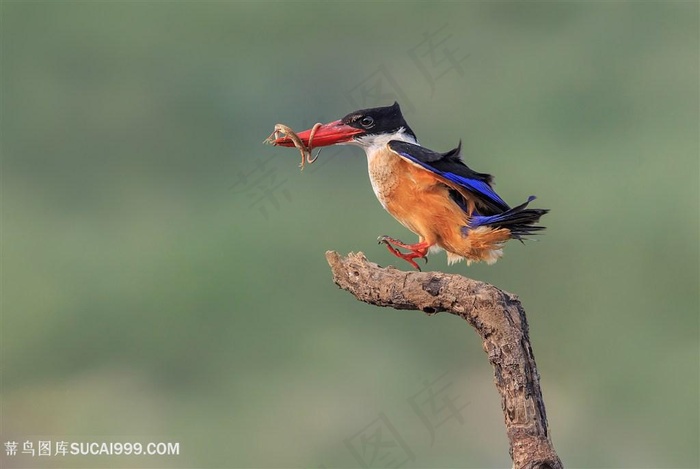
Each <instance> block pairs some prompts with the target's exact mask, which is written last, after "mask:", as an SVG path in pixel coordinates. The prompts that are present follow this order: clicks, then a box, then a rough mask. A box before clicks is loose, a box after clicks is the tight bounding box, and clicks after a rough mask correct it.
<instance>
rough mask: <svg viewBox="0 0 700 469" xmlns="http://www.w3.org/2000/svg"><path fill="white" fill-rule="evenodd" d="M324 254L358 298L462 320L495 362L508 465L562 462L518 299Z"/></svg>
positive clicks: (520, 467)
mask: <svg viewBox="0 0 700 469" xmlns="http://www.w3.org/2000/svg"><path fill="white" fill-rule="evenodd" d="M326 259H327V260H328V264H329V265H330V267H331V270H332V272H333V281H334V282H335V283H336V284H337V285H338V286H339V287H340V288H342V289H343V290H347V291H349V292H350V293H352V294H353V295H355V297H356V298H357V299H358V300H360V301H364V302H365V303H370V304H373V305H376V306H390V307H392V308H396V309H414V310H420V311H423V312H425V313H428V314H431V315H432V314H436V313H439V312H441V311H445V312H448V313H451V314H455V315H457V316H460V317H462V318H463V319H465V320H466V321H467V322H468V323H469V324H470V325H471V326H472V327H473V328H474V329H476V331H477V332H478V334H479V335H480V336H481V339H482V341H483V347H484V351H485V352H486V354H487V355H488V358H489V361H490V362H491V364H492V365H493V369H494V377H495V379H494V381H495V384H496V388H497V389H498V392H499V393H500V394H501V408H502V409H503V416H504V418H505V424H506V433H507V435H508V439H509V440H510V456H511V458H512V459H513V467H514V468H517V469H535V468H538V469H540V468H541V469H550V468H551V469H561V468H562V467H563V466H562V463H561V461H560V460H559V457H558V456H557V454H556V452H555V451H554V447H553V446H552V440H551V437H550V435H549V428H548V425H547V414H546V412H545V408H544V401H543V400H542V391H541V389H540V376H539V374H538V373H537V365H536V364H535V357H534V355H533V354H532V347H531V346H530V339H529V337H528V324H527V318H526V317H525V310H524V309H523V307H522V305H521V304H520V301H519V300H518V298H517V296H515V295H512V294H510V293H506V292H504V291H502V290H499V289H498V288H496V287H494V286H492V285H489V284H487V283H483V282H479V281H476V280H472V279H469V278H465V277H462V276H460V275H455V274H446V273H442V272H403V271H401V270H398V269H395V268H394V267H387V268H382V267H380V266H378V265H377V264H374V263H372V262H369V261H368V260H367V258H366V257H365V255H364V254H362V253H361V252H360V253H357V254H355V253H350V254H348V256H347V257H341V256H340V255H339V254H338V253H337V252H335V251H328V252H326Z"/></svg>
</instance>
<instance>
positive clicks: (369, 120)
mask: <svg viewBox="0 0 700 469" xmlns="http://www.w3.org/2000/svg"><path fill="white" fill-rule="evenodd" d="M360 124H362V127H365V128H368V129H369V128H370V127H372V126H373V125H374V119H372V118H371V117H369V116H365V117H363V118H362V119H360Z"/></svg>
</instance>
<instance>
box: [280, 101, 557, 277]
mask: <svg viewBox="0 0 700 469" xmlns="http://www.w3.org/2000/svg"><path fill="white" fill-rule="evenodd" d="M295 137H298V140H300V141H301V142H303V144H304V145H306V146H307V147H311V146H313V147H323V146H329V145H355V146H359V147H360V148H362V149H363V150H364V151H365V154H366V155H367V168H368V172H369V179H370V182H371V184H372V189H373V190H374V194H375V195H376V197H377V199H378V200H379V202H380V204H381V205H382V207H384V209H385V210H386V211H387V212H389V213H390V214H391V215H392V216H393V217H394V218H395V219H396V220H397V221H398V222H399V223H401V224H402V225H403V226H405V227H406V228H407V229H409V230H410V231H412V232H413V233H415V234H416V235H417V236H418V242H416V243H412V244H409V243H404V242H402V241H400V240H398V239H395V238H392V237H390V236H387V235H383V236H380V237H379V238H378V242H379V243H380V244H382V243H383V244H385V245H386V246H387V248H388V249H389V251H390V252H391V253H392V254H393V255H395V256H396V257H399V258H401V259H404V260H405V261H407V262H408V263H409V264H411V266H413V267H414V268H415V269H418V270H421V269H420V266H419V265H418V264H417V263H416V261H415V259H423V260H424V261H425V262H427V256H428V254H429V253H435V252H440V251H442V250H444V251H445V252H446V254H447V262H448V264H450V265H451V264H453V263H455V262H459V261H462V260H466V262H467V264H470V263H472V262H486V263H487V264H493V263H494V262H496V261H497V260H498V259H499V258H500V257H502V255H503V246H504V244H505V242H506V241H508V240H511V239H515V240H519V241H521V242H522V241H523V240H525V239H529V238H528V237H529V236H532V235H535V234H536V233H538V232H540V231H542V230H543V229H544V227H543V226H540V225H539V224H538V222H539V220H540V217H541V216H543V215H544V214H546V213H547V212H548V211H549V210H548V209H537V208H528V205H529V204H530V202H532V201H533V200H534V199H535V196H530V197H529V198H528V199H527V200H526V201H525V202H524V203H522V204H520V205H517V206H515V207H511V206H510V205H508V204H507V203H506V202H505V201H504V200H503V199H502V198H501V197H500V196H499V195H498V194H497V193H496V192H495V191H494V189H493V176H491V175H490V174H487V173H480V172H477V171H474V170H472V169H471V168H470V167H469V166H467V165H466V163H465V162H464V160H463V158H462V142H461V140H460V142H459V145H458V146H457V147H456V148H454V149H452V150H449V151H447V152H444V153H440V152H437V151H433V150H430V149H428V148H425V147H423V146H421V145H420V144H419V143H418V139H417V137H416V134H415V133H414V132H413V130H412V129H411V127H409V125H408V124H407V123H406V120H405V119H404V116H403V114H402V112H401V107H400V106H399V104H398V102H394V104H392V105H391V106H384V107H375V108H368V109H360V110H358V111H354V112H351V113H350V114H347V115H346V116H345V117H343V118H342V119H339V120H336V121H333V122H330V123H327V124H316V125H315V126H314V127H313V128H312V129H309V130H305V131H303V132H298V133H296V134H295ZM297 142H298V141H297ZM272 143H273V144H274V145H281V146H287V147H291V146H294V145H295V142H294V141H293V137H289V136H287V135H284V136H279V137H277V138H276V139H274V141H273V142H272Z"/></svg>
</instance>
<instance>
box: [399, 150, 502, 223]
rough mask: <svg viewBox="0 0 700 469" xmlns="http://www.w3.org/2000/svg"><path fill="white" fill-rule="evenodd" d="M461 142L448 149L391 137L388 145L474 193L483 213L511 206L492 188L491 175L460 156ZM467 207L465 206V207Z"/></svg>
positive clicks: (499, 210)
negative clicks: (445, 150) (474, 168)
mask: <svg viewBox="0 0 700 469" xmlns="http://www.w3.org/2000/svg"><path fill="white" fill-rule="evenodd" d="M461 146H462V144H461V142H460V145H459V146H458V147H457V148H455V149H454V150H450V151H448V152H446V153H438V152H436V151H432V150H428V149H427V148H423V147H421V146H420V145H416V144H413V143H408V142H403V141H400V140H392V141H390V142H389V148H390V149H391V150H392V151H393V152H394V153H396V154H397V155H398V156H400V157H402V158H404V159H407V160H409V161H410V162H412V163H414V164H417V165H419V166H421V167H422V168H424V169H426V170H428V171H430V172H432V173H434V174H437V175H438V176H441V177H442V178H444V179H446V180H447V181H450V182H452V183H454V184H456V185H457V186H459V187H461V188H462V189H464V190H466V191H468V192H469V193H470V194H472V195H473V196H474V198H475V199H476V201H477V205H479V206H480V210H479V212H480V213H483V214H485V215H491V214H498V213H502V212H505V211H506V210H509V209H510V207H509V206H508V204H507V203H506V202H505V201H504V200H503V199H501V197H500V196H499V195H498V194H496V192H495V191H494V190H493V189H492V188H491V180H492V179H493V178H492V176H491V175H489V174H484V173H478V172H476V171H474V170H472V169H471V168H469V167H468V166H467V165H466V164H464V162H463V161H462V159H461V157H460V149H461ZM463 208H464V207H463Z"/></svg>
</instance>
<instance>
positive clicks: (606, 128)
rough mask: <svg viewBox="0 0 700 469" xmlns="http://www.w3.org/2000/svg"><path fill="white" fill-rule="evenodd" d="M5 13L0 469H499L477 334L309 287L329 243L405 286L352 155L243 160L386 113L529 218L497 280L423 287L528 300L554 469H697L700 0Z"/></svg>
mask: <svg viewBox="0 0 700 469" xmlns="http://www.w3.org/2000/svg"><path fill="white" fill-rule="evenodd" d="M1 13H2V16H1V27H0V39H1V41H2V49H1V53H2V55H1V66H2V70H1V78H2V89H1V92H2V96H1V97H2V101H1V116H0V117H1V130H2V304H1V307H2V429H1V437H2V441H3V448H2V456H1V457H2V467H7V468H14V467H56V468H62V467H96V468H100V467H122V468H126V467H134V468H136V467H153V468H167V467H173V468H184V467H202V468H223V467H230V468H243V467H259V468H273V467H289V468H301V467H318V468H335V467H409V468H410V467H415V468H428V467H429V468H441V467H466V468H472V467H510V464H511V462H510V459H509V456H508V442H507V439H506V435H505V431H504V425H503V417H502V414H501V409H500V400H499V397H498V395H497V393H496V391H495V388H494V386H493V372H492V369H491V366H490V365H489V364H488V361H487V358H486V355H485V354H484V352H483V350H482V349H481V344H480V341H479V339H478V337H477V335H476V334H475V333H474V332H473V331H472V329H471V328H470V327H469V326H468V325H467V324H465V323H464V322H463V321H461V320H459V319H458V318H455V317H452V316H449V315H447V314H439V315H436V316H433V317H427V316H426V315H424V314H422V313H419V312H412V311H395V310H391V309H377V308H375V307H371V306H368V305H365V304H362V303H359V302H357V301H355V300H354V298H352V297H351V296H350V295H349V294H347V293H345V292H342V291H340V290H339V289H338V288H337V287H336V286H335V285H334V284H333V282H332V280H331V275H330V271H329V268H328V266H327V264H326V261H325V258H324V253H325V251H326V250H329V249H333V250H337V251H339V252H341V253H346V252H348V251H360V250H361V251H363V252H365V253H366V254H367V256H368V257H369V258H370V259H371V260H372V261H374V262H377V263H379V264H381V265H389V264H392V265H396V266H398V267H399V268H401V269H406V270H408V269H409V266H408V265H407V264H406V263H403V262H402V261H400V260H397V259H395V258H394V257H393V256H391V255H390V254H389V252H388V251H387V250H386V249H385V248H384V247H383V246H378V245H377V243H376V237H377V236H378V235H382V234H388V235H391V236H395V237H398V238H400V239H404V240H406V241H412V240H413V239H414V236H413V235H412V234H411V233H409V232H408V231H406V230H405V229H404V228H403V227H402V226H401V225H399V224H398V223H397V222H396V221H394V220H393V218H391V216H390V215H389V214H387V213H386V212H385V211H384V210H383V209H382V208H381V206H380V205H379V203H378V202H377V201H376V199H375V197H374V194H373V192H372V190H371V187H370V184H369V181H368V178H367V174H366V171H367V169H366V162H365V157H364V153H363V152H362V151H361V150H359V149H357V148H354V147H337V148H328V149H326V150H324V152H323V153H322V154H321V156H320V158H319V160H318V161H317V162H316V163H315V164H314V165H313V166H310V167H307V168H306V169H305V170H304V171H303V172H300V171H299V169H298V163H299V154H298V152H297V151H296V150H294V149H285V148H275V147H271V146H264V145H262V143H261V142H262V141H263V139H264V138H265V137H267V136H268V135H269V133H270V132H271V131H272V129H273V126H274V125H275V124H276V123H284V124H287V125H289V126H291V127H292V128H293V129H297V130H302V129H305V128H309V127H310V126H312V125H313V124H314V123H315V122H327V121H330V120H334V119H337V118H340V117H342V116H343V115H345V114H347V113H348V112H351V111H353V110H355V109H359V108H364V107H375V106H382V105H388V104H391V103H392V102H393V101H394V100H397V101H398V102H399V103H400V104H401V106H402V108H403V110H404V114H405V116H406V119H407V120H408V122H409V123H410V125H411V127H412V128H413V130H414V131H415V132H416V133H417V134H418V137H419V138H420V140H421V143H422V144H424V145H425V146H427V147H429V148H433V149H435V150H440V151H446V150H448V149H450V148H452V147H454V146H455V145H456V144H457V142H458V141H459V139H460V138H461V139H463V148H464V153H465V158H466V160H467V161H468V163H469V164H470V165H471V166H472V167H473V168H474V169H476V170H478V171H483V172H489V173H491V174H494V175H496V184H497V185H496V188H497V190H498V192H499V193H500V194H501V195H502V196H503V197H504V198H505V199H506V200H507V201H509V202H510V203H511V204H518V203H520V202H523V201H524V200H525V199H526V197H527V196H529V195H531V194H536V195H537V196H538V199H537V202H536V204H535V205H536V206H538V207H546V208H550V209H551V213H550V214H549V215H547V216H546V218H545V219H543V221H544V222H545V223H544V224H545V225H546V226H547V227H548V230H547V232H546V234H544V235H543V236H541V237H540V240H539V242H530V243H528V244H526V245H524V246H523V245H521V244H519V243H510V244H509V245H508V246H507V248H506V250H505V257H504V258H503V259H502V260H501V261H499V262H498V263H497V264H496V265H494V266H483V265H474V266H470V267H467V266H466V265H464V264H458V265H454V266H450V267H448V266H447V263H446V259H445V256H444V254H437V255H433V256H431V258H430V262H429V264H428V265H427V268H428V269H435V270H441V271H446V272H455V273H460V274H463V275H466V276H469V277H472V278H476V279H480V280H483V281H486V282H489V283H492V284H494V285H497V286H498V287H500V288H503V289H505V290H507V291H510V292H513V293H516V294H518V295H519V296H520V298H521V300H522V302H523V304H524V306H525V309H526V311H527V314H528V318H529V322H530V334H531V339H532V344H533V349H534V352H535V356H536V358H537V363H538V366H539V371H540V374H541V380H542V387H543V391H544V397H545V402H546V405H547V412H548V416H549V423H550V427H551V433H552V437H553V441H554V445H555V448H556V449H557V451H558V453H559V455H560V456H561V458H562V461H563V462H564V464H565V465H566V466H567V467H581V468H582V467H624V468H637V467H649V468H651V467H668V468H681V467H698V464H699V463H700V461H699V457H698V440H699V435H698V415H699V410H698V400H699V393H698V378H699V377H698V373H699V371H698V370H699V369H700V368H699V365H700V364H699V353H698V313H699V310H700V308H699V304H698V285H699V278H698V272H699V261H698V244H699V243H698V213H699V211H698V208H699V207H698V177H699V167H698V125H699V117H698V52H699V46H698V29H699V28H698V4H697V3H696V2H673V3H669V4H666V3H664V2H660V1H659V2H644V3H637V4H633V3H627V2H609V3H608V2H571V3H565V4H564V3H558V4H554V3H550V2H541V3H527V4H524V3H510V2H498V3H485V2H484V3H479V2H469V3H467V2H464V3H431V4H413V3H412V4H410V5H403V6H399V5H397V4H390V3H371V4H370V3H357V2H352V3H351V2H338V3H320V2H318V3H311V2H307V3H304V2H302V3H296V2H295V3H274V2H209V3H196V2H142V3H138V2H51V3H50V2H9V1H8V2H2V4H1ZM12 441H14V442H16V443H17V444H18V447H17V454H15V455H8V450H7V447H6V446H5V443H7V442H12ZM40 441H49V442H51V445H52V446H51V451H52V453H55V450H56V446H57V444H58V443H59V442H61V441H64V442H69V443H70V442H84V443H87V442H122V443H123V442H141V443H144V444H145V443H148V442H165V443H178V444H179V454H177V455H161V456H123V455H122V456H106V455H102V456H94V457H89V456H60V455H58V456H53V455H52V456H50V457H39V456H38V454H36V455H35V456H32V455H31V452H30V451H29V449H34V451H35V452H36V453H38V451H39V446H40ZM25 443H30V444H29V445H25ZM24 450H27V451H26V452H23V451H24Z"/></svg>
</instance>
